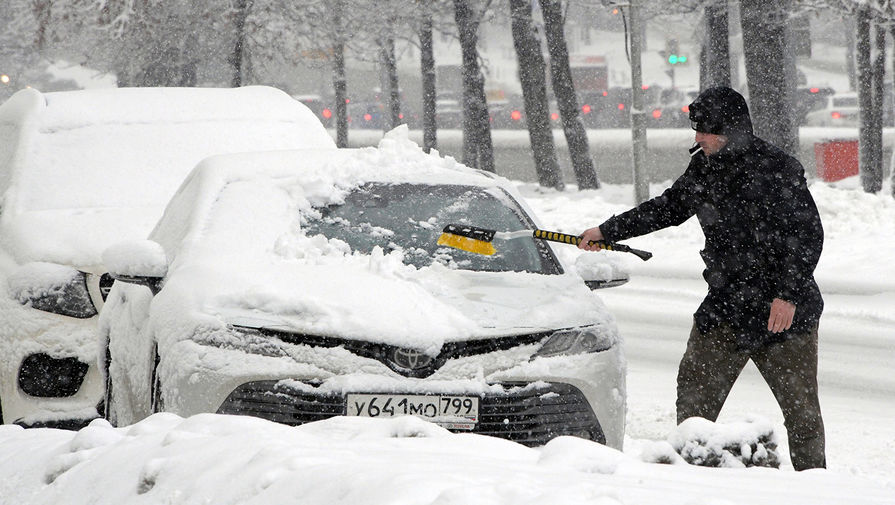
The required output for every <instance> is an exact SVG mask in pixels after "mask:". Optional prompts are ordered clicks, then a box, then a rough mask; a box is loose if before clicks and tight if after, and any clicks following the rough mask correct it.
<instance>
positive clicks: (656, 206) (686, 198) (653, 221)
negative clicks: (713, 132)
mask: <svg viewBox="0 0 895 505" xmlns="http://www.w3.org/2000/svg"><path fill="white" fill-rule="evenodd" d="M707 163H708V161H707V159H706V157H705V155H703V154H701V153H700V154H697V155H696V156H694V157H692V158H691V159H690V164H689V165H688V166H687V170H686V171H685V172H684V173H683V175H681V176H680V177H679V178H678V179H677V180H676V181H674V184H672V185H671V187H670V188H668V189H666V190H665V192H663V193H662V194H661V195H659V196H657V197H655V198H653V199H651V200H647V201H645V202H643V203H641V204H640V205H638V206H637V207H634V208H633V209H631V210H629V211H627V212H624V213H622V214H619V215H615V216H612V217H611V218H609V219H607V220H606V221H605V222H603V224H601V225H600V231H601V232H602V233H603V237H604V238H605V239H606V240H607V241H610V242H614V241H618V240H625V239H627V238H631V237H639V236H640V235H646V234H647V233H651V232H654V231H657V230H661V229H662V228H667V227H669V226H677V225H679V224H681V223H683V222H684V221H686V220H687V219H689V218H690V217H692V216H693V215H694V214H696V210H697V209H698V208H699V205H700V204H701V202H702V200H703V198H704V197H703V195H702V193H703V192H704V190H705V183H704V180H703V179H704V177H705V171H706V169H707Z"/></svg>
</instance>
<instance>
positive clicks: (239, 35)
mask: <svg viewBox="0 0 895 505" xmlns="http://www.w3.org/2000/svg"><path fill="white" fill-rule="evenodd" d="M252 1H253V0H236V6H235V7H234V8H235V10H236V12H235V13H234V14H233V16H234V18H233V26H234V30H235V31H236V42H235V44H233V52H232V53H230V57H229V58H227V62H228V63H230V66H231V67H233V77H232V78H231V79H230V86H231V87H233V88H238V87H240V86H242V85H243V84H245V81H246V73H247V72H246V68H245V63H246V58H245V45H246V20H247V19H248V17H249V8H250V7H251V3H252Z"/></svg>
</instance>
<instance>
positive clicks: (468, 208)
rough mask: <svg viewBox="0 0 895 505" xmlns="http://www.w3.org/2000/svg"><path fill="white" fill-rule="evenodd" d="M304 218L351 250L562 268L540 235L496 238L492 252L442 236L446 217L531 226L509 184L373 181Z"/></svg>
mask: <svg viewBox="0 0 895 505" xmlns="http://www.w3.org/2000/svg"><path fill="white" fill-rule="evenodd" d="M318 210H319V211H320V215H319V216H307V218H306V220H305V223H303V226H304V227H305V230H306V233H307V235H308V236H312V235H318V234H322V235H324V236H325V237H327V238H330V239H339V240H343V241H345V242H347V243H348V245H350V246H351V248H352V250H354V251H359V252H361V253H369V252H371V251H372V250H373V248H374V247H376V246H379V247H382V249H383V250H385V251H393V250H398V249H400V250H401V251H403V253H404V262H405V263H407V264H411V265H414V266H416V267H424V266H428V265H431V264H432V263H433V262H436V261H437V262H439V263H442V264H444V265H447V266H449V267H451V268H459V269H464V270H476V271H489V272H509V271H515V272H535V273H545V274H555V273H560V272H561V269H560V267H559V265H558V264H557V262H556V259H555V258H554V256H553V254H552V253H551V252H550V250H549V248H547V247H545V246H544V245H543V244H542V243H538V242H536V241H535V239H533V238H529V237H525V238H520V239H513V240H501V239H497V238H495V239H494V242H493V244H494V247H495V249H496V250H497V252H496V253H495V254H494V255H492V256H486V255H481V254H475V253H470V252H466V251H462V250H458V249H454V248H450V247H445V246H440V245H438V244H437V241H438V237H439V236H440V235H441V230H442V229H443V228H444V227H445V225H447V224H451V223H457V224H469V225H474V226H479V227H482V228H488V229H492V230H497V231H514V230H522V229H530V228H532V227H533V226H532V224H531V221H530V220H529V218H528V216H526V215H525V214H524V213H523V211H522V210H521V209H520V208H519V207H518V205H517V204H516V202H515V201H513V199H512V198H511V197H510V196H509V195H508V194H506V193H504V192H503V191H502V190H499V189H485V188H479V187H474V186H458V185H425V184H367V185H364V186H362V187H360V188H358V189H356V190H354V191H352V192H351V193H349V194H348V195H347V196H346V198H345V203H344V204H341V205H330V206H327V207H324V208H320V209H318Z"/></svg>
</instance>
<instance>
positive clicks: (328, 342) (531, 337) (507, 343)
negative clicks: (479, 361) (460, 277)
mask: <svg viewBox="0 0 895 505" xmlns="http://www.w3.org/2000/svg"><path fill="white" fill-rule="evenodd" d="M233 328H235V329H237V330H241V331H253V332H259V333H261V334H262V335H266V336H269V337H273V338H277V339H279V340H281V341H283V342H287V343H289V344H294V345H307V346H311V347H329V348H331V347H343V348H344V349H346V350H347V351H349V352H351V353H352V354H355V355H357V356H361V357H364V358H370V359H375V360H377V361H379V362H381V363H383V364H384V365H386V366H387V367H389V368H390V369H391V370H392V371H394V372H396V373H398V374H401V375H403V376H405V377H413V378H417V379H422V378H425V377H428V376H430V375H432V374H434V373H435V372H436V371H437V370H438V369H439V368H441V367H442V366H443V365H444V364H445V363H446V362H447V361H448V360H450V359H456V358H462V357H467V356H476V355H480V354H487V353H490V352H497V351H505V350H509V349H512V348H514V347H518V346H521V345H530V344H534V343H537V342H541V341H542V340H544V339H545V338H547V337H549V336H550V335H552V334H553V331H546V332H537V333H529V334H523V335H511V336H506V337H494V338H482V339H475V340H470V341H466V342H449V343H446V344H444V345H443V346H442V348H441V352H440V353H439V354H438V356H435V357H431V358H430V359H427V360H425V363H424V364H422V365H420V366H419V367H416V368H408V367H405V366H401V365H400V364H398V363H396V362H395V360H394V358H393V356H394V355H395V352H396V351H398V352H402V351H403V352H407V353H413V354H416V355H418V356H419V355H421V353H420V352H418V351H414V350H412V349H401V348H400V347H397V346H393V345H386V344H377V343H372V342H365V341H362V340H351V339H345V338H340V337H327V336H321V335H309V334H304V333H295V332H289V331H281V330H273V329H269V328H250V327H246V326H240V325H234V326H233Z"/></svg>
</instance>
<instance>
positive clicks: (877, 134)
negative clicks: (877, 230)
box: [861, 24, 886, 193]
mask: <svg viewBox="0 0 895 505" xmlns="http://www.w3.org/2000/svg"><path fill="white" fill-rule="evenodd" d="M875 38H876V40H875V44H874V45H875V46H876V55H875V56H874V58H873V84H872V86H873V106H872V107H871V108H870V111H871V117H870V128H871V130H870V137H871V146H872V147H871V149H872V150H873V156H872V157H871V159H872V160H873V161H872V164H871V165H870V167H869V170H866V171H862V172H861V184H862V185H863V186H864V191H867V192H868V193H877V192H879V191H880V190H882V189H883V102H884V101H885V100H884V98H883V92H884V84H883V78H884V76H885V73H886V28H885V27H884V26H882V25H881V24H877V25H876V37H875Z"/></svg>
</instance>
